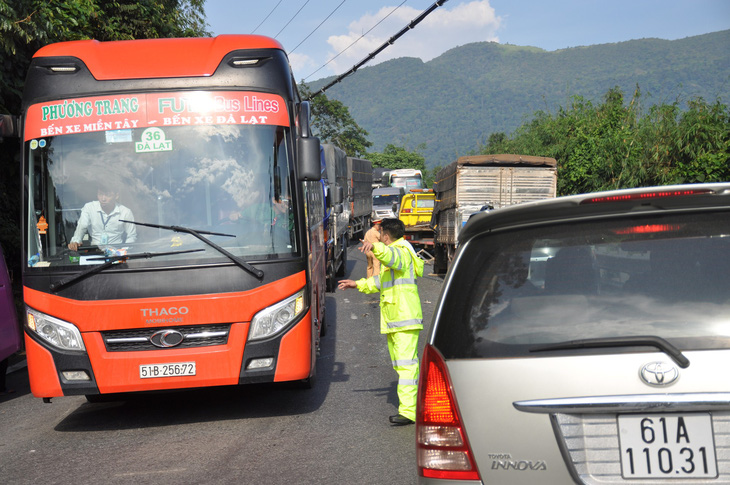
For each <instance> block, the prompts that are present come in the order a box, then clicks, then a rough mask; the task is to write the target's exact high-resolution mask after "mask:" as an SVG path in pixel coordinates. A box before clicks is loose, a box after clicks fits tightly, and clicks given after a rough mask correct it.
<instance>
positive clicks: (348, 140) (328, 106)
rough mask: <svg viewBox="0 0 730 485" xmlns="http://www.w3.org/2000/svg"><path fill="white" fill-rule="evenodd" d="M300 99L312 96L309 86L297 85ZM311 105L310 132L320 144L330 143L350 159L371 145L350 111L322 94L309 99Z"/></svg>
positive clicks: (362, 152)
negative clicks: (317, 138) (316, 137)
mask: <svg viewBox="0 0 730 485" xmlns="http://www.w3.org/2000/svg"><path fill="white" fill-rule="evenodd" d="M299 94H300V96H301V97H302V99H307V98H310V97H311V96H312V91H311V90H310V89H309V86H307V85H306V84H304V83H302V84H301V85H299ZM310 101H311V103H312V132H313V133H314V135H315V136H318V137H319V139H320V141H321V142H322V143H332V144H333V145H336V146H338V147H340V148H342V149H343V150H345V152H346V153H347V155H348V156H351V157H362V156H364V155H365V152H366V151H367V149H368V148H369V147H371V146H372V143H371V142H369V141H368V139H367V136H368V132H367V131H365V130H364V129H363V128H361V127H360V126H359V125H358V124H357V123H356V122H355V119H354V118H353V117H352V115H350V110H349V109H348V107H347V106H345V105H344V104H342V103H341V102H340V101H337V100H336V99H335V100H332V99H329V98H328V97H327V96H326V95H325V94H324V93H322V94H318V95H317V96H314V97H313V98H311V99H310Z"/></svg>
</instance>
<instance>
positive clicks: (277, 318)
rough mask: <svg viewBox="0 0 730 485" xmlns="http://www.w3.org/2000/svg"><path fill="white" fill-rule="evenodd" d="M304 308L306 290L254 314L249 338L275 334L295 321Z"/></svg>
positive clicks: (257, 338) (256, 338)
mask: <svg viewBox="0 0 730 485" xmlns="http://www.w3.org/2000/svg"><path fill="white" fill-rule="evenodd" d="M303 310H304V290H302V291H300V292H299V293H297V294H295V295H292V296H290V297H289V298H287V299H286V300H282V301H280V302H279V303H276V304H274V305H271V306H270V307H268V308H265V309H263V310H261V311H260V312H258V313H257V314H256V315H254V317H253V319H252V320H251V330H250V331H249V332H248V339H249V340H259V339H262V338H266V337H270V336H271V335H274V334H275V333H277V332H278V331H279V330H281V329H283V328H284V327H286V326H287V325H289V324H290V323H291V322H292V321H294V319H296V318H297V317H298V316H299V315H300V314H301V313H302V311H303Z"/></svg>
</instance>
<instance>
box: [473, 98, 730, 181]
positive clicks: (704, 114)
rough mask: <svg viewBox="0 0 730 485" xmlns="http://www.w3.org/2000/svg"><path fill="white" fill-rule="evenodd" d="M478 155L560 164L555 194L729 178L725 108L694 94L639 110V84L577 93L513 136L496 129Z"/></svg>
mask: <svg viewBox="0 0 730 485" xmlns="http://www.w3.org/2000/svg"><path fill="white" fill-rule="evenodd" d="M479 152H480V153H482V154H495V153H518V154H523V155H537V156H544V157H553V158H555V159H556V160H557V161H558V194H559V195H567V194H577V193H585V192H595V191H599V190H611V189H620V188H629V187H645V186H651V185H668V184H682V183H701V182H725V181H730V110H729V109H728V106H727V105H724V104H722V103H720V102H719V101H715V102H708V101H706V100H704V99H702V98H695V99H692V100H690V101H689V102H687V103H686V105H685V106H682V104H681V103H680V102H679V101H675V102H673V103H669V104H661V105H653V106H651V107H649V108H648V109H643V107H642V104H641V93H640V90H639V88H638V87H637V88H636V91H635V92H634V93H633V95H632V97H631V99H629V100H628V101H626V100H625V99H624V94H623V93H622V92H621V90H620V89H619V88H614V89H611V90H609V91H608V92H607V93H606V94H605V96H604V100H603V102H602V103H600V104H593V103H591V102H590V101H586V100H585V99H583V98H582V97H580V96H575V97H573V98H572V102H571V104H570V105H569V106H567V107H564V108H560V109H559V110H558V111H557V112H556V113H547V112H544V111H538V112H536V113H535V114H534V115H533V118H532V119H531V120H530V121H528V122H526V123H524V124H523V125H522V126H520V127H519V128H518V129H517V130H516V131H515V132H514V133H513V134H512V135H510V136H508V135H506V134H505V133H493V134H492V135H490V136H489V139H488V140H487V143H486V144H485V145H484V146H483V147H481V150H480V151H479Z"/></svg>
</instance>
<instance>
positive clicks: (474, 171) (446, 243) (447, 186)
mask: <svg viewBox="0 0 730 485" xmlns="http://www.w3.org/2000/svg"><path fill="white" fill-rule="evenodd" d="M557 180H558V179H557V162H556V161H555V159H554V158H548V157H536V156H527V155H514V154H500V155H473V156H466V157H460V158H458V159H457V160H456V161H454V162H452V163H450V164H449V165H447V166H446V167H444V168H443V169H441V170H440V171H439V172H438V174H436V180H435V182H434V192H435V193H436V204H435V207H434V211H433V217H432V219H431V225H432V227H433V228H434V272H435V273H443V272H446V270H447V269H448V267H449V266H450V263H451V261H452V260H453V257H454V253H455V252H456V242H457V239H458V236H459V231H460V230H461V228H462V226H463V225H464V224H466V221H467V220H468V219H469V216H471V215H472V214H474V213H476V212H479V211H480V210H482V209H486V210H491V209H499V208H501V207H506V206H510V205H515V204H521V203H524V202H532V201H536V200H540V199H548V198H552V197H555V196H556V192H557Z"/></svg>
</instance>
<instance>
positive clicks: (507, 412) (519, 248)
mask: <svg viewBox="0 0 730 485" xmlns="http://www.w3.org/2000/svg"><path fill="white" fill-rule="evenodd" d="M416 447H417V456H418V473H419V483H423V484H443V483H474V484H478V483H485V484H491V483H496V484H566V483H587V484H618V483H631V484H637V485H638V484H679V483H693V484H694V483H697V484H704V483H713V484H715V483H730V184H699V185H683V186H667V187H654V188H641V189H630V190H622V191H612V192H603V193H594V194H586V195H579V196H571V197H562V198H557V199H552V200H547V201H541V202H536V203H529V204H522V205H518V206H512V207H508V208H504V209H498V210H495V211H490V212H486V213H482V214H478V215H475V216H474V217H472V218H471V219H470V220H469V222H468V223H467V225H466V226H465V227H464V229H463V231H462V232H461V233H460V236H459V249H458V252H457V254H456V257H455V260H454V264H453V266H452V268H451V270H450V271H449V273H448V274H447V276H446V279H445V281H444V285H443V289H442V292H441V296H440V298H439V302H438V304H437V306H436V310H435V312H434V316H433V321H432V323H431V327H430V331H429V334H428V340H427V344H426V348H425V351H424V354H423V359H422V364H421V376H420V379H419V390H418V410H417V420H416Z"/></svg>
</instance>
